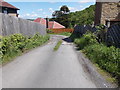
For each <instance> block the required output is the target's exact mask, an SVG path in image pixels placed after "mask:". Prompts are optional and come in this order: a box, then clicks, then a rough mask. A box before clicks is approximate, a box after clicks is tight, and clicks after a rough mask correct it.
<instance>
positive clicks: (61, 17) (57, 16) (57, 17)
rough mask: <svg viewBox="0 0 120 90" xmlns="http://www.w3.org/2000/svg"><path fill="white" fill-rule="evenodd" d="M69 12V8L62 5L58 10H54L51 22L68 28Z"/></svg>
mask: <svg viewBox="0 0 120 90" xmlns="http://www.w3.org/2000/svg"><path fill="white" fill-rule="evenodd" d="M69 12H70V10H69V8H68V7H67V6H66V5H64V6H62V7H61V8H60V10H56V11H55V12H53V14H52V16H53V18H52V19H51V20H54V21H56V22H58V23H60V24H62V25H64V26H65V27H66V28H68V27H69V26H70V25H69V23H70V21H69Z"/></svg>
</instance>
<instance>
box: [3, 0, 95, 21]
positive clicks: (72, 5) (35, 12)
mask: <svg viewBox="0 0 120 90" xmlns="http://www.w3.org/2000/svg"><path fill="white" fill-rule="evenodd" d="M5 1H7V0H5ZM16 1H17V0H16ZM85 1H86V2H85ZM88 1H89V0H84V2H81V1H79V2H9V3H10V4H12V5H14V6H16V7H17V8H19V9H20V10H19V11H18V13H19V16H20V17H21V18H25V19H35V18H37V17H42V18H45V17H47V16H48V17H52V13H53V12H54V11H55V10H59V9H60V7H61V6H62V5H67V6H68V8H69V9H70V11H71V12H75V11H80V10H83V9H85V8H87V7H89V6H90V5H94V4H95V2H88Z"/></svg>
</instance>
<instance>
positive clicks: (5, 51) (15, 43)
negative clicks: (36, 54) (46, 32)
mask: <svg viewBox="0 0 120 90" xmlns="http://www.w3.org/2000/svg"><path fill="white" fill-rule="evenodd" d="M48 40H49V36H41V35H39V34H35V35H34V36H32V37H25V36H23V35H22V34H14V35H10V36H6V37H3V38H1V51H2V61H1V62H2V63H6V62H8V61H10V60H11V59H12V58H14V57H16V56H18V55H20V54H21V53H22V52H24V51H26V50H29V49H32V48H35V47H37V46H40V45H42V44H43V43H45V42H46V41H48Z"/></svg>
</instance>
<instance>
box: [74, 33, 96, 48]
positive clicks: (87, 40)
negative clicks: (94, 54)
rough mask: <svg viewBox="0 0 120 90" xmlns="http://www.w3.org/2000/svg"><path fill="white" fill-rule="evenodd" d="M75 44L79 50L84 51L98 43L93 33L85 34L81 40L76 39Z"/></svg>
mask: <svg viewBox="0 0 120 90" xmlns="http://www.w3.org/2000/svg"><path fill="white" fill-rule="evenodd" d="M74 43H75V44H77V45H78V47H79V49H83V48H84V47H86V46H87V45H90V44H94V43H97V40H96V37H95V35H93V34H92V33H88V34H84V35H83V36H82V37H81V38H78V39H75V40H74Z"/></svg>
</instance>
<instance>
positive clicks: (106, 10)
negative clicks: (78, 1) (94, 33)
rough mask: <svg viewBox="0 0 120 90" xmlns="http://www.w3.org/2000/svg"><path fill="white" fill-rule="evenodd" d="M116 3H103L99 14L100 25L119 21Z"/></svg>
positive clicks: (119, 9) (119, 11) (119, 8)
mask: <svg viewBox="0 0 120 90" xmlns="http://www.w3.org/2000/svg"><path fill="white" fill-rule="evenodd" d="M118 4H119V3H118V2H106V3H105V2H103V3H102V13H101V24H106V20H108V21H111V20H115V19H120V17H119V16H118V15H119V13H120V7H119V6H118Z"/></svg>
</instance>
